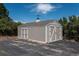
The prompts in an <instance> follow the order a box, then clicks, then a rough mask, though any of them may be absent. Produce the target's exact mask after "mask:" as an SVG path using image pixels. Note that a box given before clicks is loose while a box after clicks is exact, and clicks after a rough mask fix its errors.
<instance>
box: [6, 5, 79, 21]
mask: <svg viewBox="0 0 79 59" xmlns="http://www.w3.org/2000/svg"><path fill="white" fill-rule="evenodd" d="M4 5H5V7H6V8H7V9H8V10H9V16H10V17H11V18H12V19H13V20H14V21H21V22H31V21H35V20H36V18H37V15H38V14H39V15H40V16H39V17H40V20H48V19H53V20H58V19H60V18H62V17H67V16H71V15H76V16H78V15H79V4H77V3H76V4H68V3H66V4H65V3H63V4H62V3H52V4H32V3H22V4H21V3H16V4H15V3H9V4H4Z"/></svg>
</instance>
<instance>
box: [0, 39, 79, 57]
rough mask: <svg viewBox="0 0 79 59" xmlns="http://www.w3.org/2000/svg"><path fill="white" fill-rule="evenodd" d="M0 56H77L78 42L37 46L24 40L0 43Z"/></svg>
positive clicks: (64, 41) (61, 42)
mask: <svg viewBox="0 0 79 59" xmlns="http://www.w3.org/2000/svg"><path fill="white" fill-rule="evenodd" d="M0 56H79V42H72V41H66V40H61V41H57V42H53V43H49V44H39V43H35V42H29V41H26V40H14V41H12V40H6V41H1V42H0Z"/></svg>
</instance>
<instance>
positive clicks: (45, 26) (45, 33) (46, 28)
mask: <svg viewBox="0 0 79 59" xmlns="http://www.w3.org/2000/svg"><path fill="white" fill-rule="evenodd" d="M47 38H48V37H47V26H45V42H48V40H47Z"/></svg>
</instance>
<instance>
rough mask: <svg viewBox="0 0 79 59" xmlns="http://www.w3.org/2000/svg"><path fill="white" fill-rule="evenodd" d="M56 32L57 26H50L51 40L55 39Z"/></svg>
mask: <svg viewBox="0 0 79 59" xmlns="http://www.w3.org/2000/svg"><path fill="white" fill-rule="evenodd" d="M55 39H56V34H55V26H53V25H51V26H49V42H52V41H55Z"/></svg>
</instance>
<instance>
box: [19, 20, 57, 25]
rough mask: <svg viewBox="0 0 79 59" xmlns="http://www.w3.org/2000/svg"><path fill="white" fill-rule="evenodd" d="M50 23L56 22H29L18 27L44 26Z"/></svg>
mask: <svg viewBox="0 0 79 59" xmlns="http://www.w3.org/2000/svg"><path fill="white" fill-rule="evenodd" d="M52 22H56V21H54V20H47V21H40V22H30V23H26V24H23V25H20V26H43V25H46V24H48V23H52Z"/></svg>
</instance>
